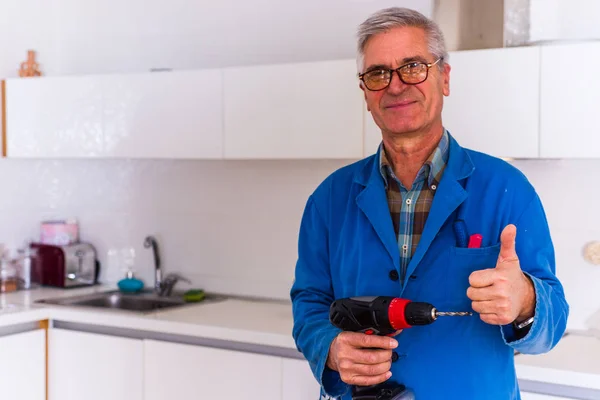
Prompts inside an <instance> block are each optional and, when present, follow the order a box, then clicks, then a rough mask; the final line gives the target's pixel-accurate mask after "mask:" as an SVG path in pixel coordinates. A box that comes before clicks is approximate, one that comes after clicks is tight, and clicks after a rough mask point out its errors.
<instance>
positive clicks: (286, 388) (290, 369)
mask: <svg viewBox="0 0 600 400" xmlns="http://www.w3.org/2000/svg"><path fill="white" fill-rule="evenodd" d="M281 387H282V400H317V399H318V398H319V394H320V390H321V387H320V386H319V383H318V382H317V380H316V379H315V377H314V376H313V374H312V372H311V370H310V367H309V365H308V361H305V360H292V359H286V358H284V359H283V384H282V385H281Z"/></svg>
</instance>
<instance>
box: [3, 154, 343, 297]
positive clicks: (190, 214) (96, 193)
mask: <svg viewBox="0 0 600 400" xmlns="http://www.w3.org/2000/svg"><path fill="white" fill-rule="evenodd" d="M343 164H344V162H343V161H285V162H282V161H163V160H56V161H55V160H13V159H3V160H0V182H2V183H3V185H2V193H3V194H4V196H2V197H0V210H2V211H3V214H4V215H3V216H2V219H1V223H0V243H5V244H8V245H10V246H11V247H14V246H19V245H21V244H22V242H23V240H25V239H27V238H38V237H39V222H40V221H41V220H42V219H46V218H61V217H76V218H78V220H79V223H80V234H81V239H82V240H85V241H90V242H91V243H93V244H94V245H95V246H96V248H97V250H98V252H99V257H100V260H101V262H102V272H101V279H102V281H104V282H116V281H118V280H119V279H120V278H121V277H122V276H123V274H124V272H123V271H122V266H120V265H118V263H117V262H116V261H118V257H113V256H112V255H110V256H109V254H113V253H115V252H116V253H119V252H121V251H122V250H123V249H127V248H133V249H134V251H135V255H136V261H135V264H136V274H137V275H138V276H140V277H141V278H142V279H144V280H145V281H146V283H147V284H149V285H151V284H152V282H153V279H154V278H153V276H154V275H153V258H152V252H151V251H150V250H149V249H146V248H144V247H143V242H144V237H145V236H146V235H148V234H152V235H155V236H156V238H157V240H158V243H159V247H160V251H161V254H162V264H163V267H164V269H165V271H166V272H175V271H177V272H180V273H181V274H183V275H185V276H187V277H189V278H190V279H191V280H192V281H193V283H194V285H195V286H196V287H202V288H205V289H208V290H218V291H224V292H231V293H240V294H249V295H263V296H268V297H279V298H288V290H289V287H290V285H291V282H292V279H293V267H294V264H295V261H296V254H297V253H296V244H297V232H298V228H299V223H300V218H301V215H302V211H303V208H304V204H305V202H306V199H307V197H308V195H309V194H310V192H311V191H312V190H313V189H314V187H316V185H317V184H318V183H319V182H320V181H321V180H322V179H323V178H325V176H326V175H327V174H329V173H330V172H331V171H333V170H334V169H335V168H337V167H339V166H342V165H343Z"/></svg>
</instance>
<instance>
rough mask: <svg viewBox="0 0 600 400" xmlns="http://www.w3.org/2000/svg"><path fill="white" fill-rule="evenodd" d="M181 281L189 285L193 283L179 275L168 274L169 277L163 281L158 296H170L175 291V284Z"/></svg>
mask: <svg viewBox="0 0 600 400" xmlns="http://www.w3.org/2000/svg"><path fill="white" fill-rule="evenodd" d="M179 281H184V282H187V283H190V284H191V283H192V282H191V281H190V280H189V279H187V278H184V277H183V276H181V275H179V274H174V273H173V274H168V275H167V276H165V279H164V280H163V282H162V284H161V286H160V289H159V291H158V295H159V296H170V295H171V292H172V291H173V288H174V287H175V284H176V283H177V282H179Z"/></svg>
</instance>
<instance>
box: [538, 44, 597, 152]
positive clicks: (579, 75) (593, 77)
mask: <svg viewBox="0 0 600 400" xmlns="http://www.w3.org/2000/svg"><path fill="white" fill-rule="evenodd" d="M541 54H542V56H541V57H542V85H541V96H540V98H541V118H540V120H541V131H542V135H541V157H543V158H586V157H590V158H600V134H599V133H598V122H597V120H596V117H597V115H598V106H599V105H600V79H598V74H597V73H596V72H595V68H596V65H598V62H600V43H599V42H588V43H577V44H565V45H549V46H543V47H542V48H541Z"/></svg>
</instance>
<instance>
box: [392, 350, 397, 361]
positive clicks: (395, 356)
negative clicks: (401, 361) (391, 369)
mask: <svg viewBox="0 0 600 400" xmlns="http://www.w3.org/2000/svg"><path fill="white" fill-rule="evenodd" d="M396 361H398V353H396V352H395V351H394V352H393V353H392V362H396Z"/></svg>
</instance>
